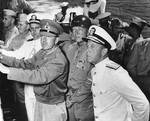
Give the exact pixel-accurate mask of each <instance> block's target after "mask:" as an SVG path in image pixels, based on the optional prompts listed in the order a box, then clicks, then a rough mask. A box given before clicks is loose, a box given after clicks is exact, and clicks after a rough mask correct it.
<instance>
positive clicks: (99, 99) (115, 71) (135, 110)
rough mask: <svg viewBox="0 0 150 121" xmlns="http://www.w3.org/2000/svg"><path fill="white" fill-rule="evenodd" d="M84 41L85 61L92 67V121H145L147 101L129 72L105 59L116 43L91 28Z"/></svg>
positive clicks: (147, 111)
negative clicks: (86, 40) (85, 47)
mask: <svg viewBox="0 0 150 121" xmlns="http://www.w3.org/2000/svg"><path fill="white" fill-rule="evenodd" d="M87 39H88V49H87V59H88V61H89V62H90V63H93V64H94V65H95V66H94V68H93V69H92V70H91V75H92V92H93V100H94V115H95V121H112V120H113V121H148V118H149V102H148V100H147V98H146V97H145V95H144V94H143V92H142V91H141V90H140V89H139V87H138V86H137V85H136V84H135V83H134V82H133V81H132V79H131V77H130V76H129V74H128V72H127V71H126V70H124V69H123V68H122V67H121V66H120V65H118V64H117V63H115V62H113V61H111V60H110V59H109V58H108V55H107V54H108V51H109V50H113V49H115V48H116V43H115V41H114V40H113V39H112V37H111V36H110V35H109V34H108V33H107V32H106V31H105V30H104V29H103V28H101V27H98V26H94V25H93V26H91V27H90V28H89V34H88V37H87Z"/></svg>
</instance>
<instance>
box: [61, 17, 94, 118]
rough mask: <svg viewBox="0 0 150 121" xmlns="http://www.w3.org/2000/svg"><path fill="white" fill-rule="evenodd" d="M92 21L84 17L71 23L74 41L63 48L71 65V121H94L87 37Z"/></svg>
mask: <svg viewBox="0 0 150 121" xmlns="http://www.w3.org/2000/svg"><path fill="white" fill-rule="evenodd" d="M90 25H91V21H90V19H89V18H87V17H86V16H84V15H79V16H76V17H75V18H74V19H73V20H72V22H71V28H72V35H71V37H72V39H71V40H70V41H66V42H65V43H64V46H63V47H62V49H63V51H64V52H65V54H66V56H67V58H68V60H69V63H70V69H69V70H70V72H69V77H68V88H69V90H68V93H67V101H66V102H67V109H68V115H69V121H77V120H80V121H94V111H93V100H92V93H91V90H90V89H91V81H90V75H89V72H90V70H91V68H92V65H91V64H90V63H88V62H87V60H86V50H87V43H86V42H85V41H84V40H85V38H86V36H87V31H88V28H89V27H90Z"/></svg>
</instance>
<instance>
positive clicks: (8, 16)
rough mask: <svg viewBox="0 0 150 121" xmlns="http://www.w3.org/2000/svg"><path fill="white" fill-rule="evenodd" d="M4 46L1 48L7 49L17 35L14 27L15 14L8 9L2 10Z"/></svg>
mask: <svg viewBox="0 0 150 121" xmlns="http://www.w3.org/2000/svg"><path fill="white" fill-rule="evenodd" d="M3 12H4V18H3V23H4V34H5V40H4V46H2V48H7V47H8V46H9V44H10V42H11V41H12V39H13V38H14V37H15V36H16V35H18V34H19V32H18V29H17V27H16V26H15V21H16V12H14V11H13V10H10V9H4V10H3Z"/></svg>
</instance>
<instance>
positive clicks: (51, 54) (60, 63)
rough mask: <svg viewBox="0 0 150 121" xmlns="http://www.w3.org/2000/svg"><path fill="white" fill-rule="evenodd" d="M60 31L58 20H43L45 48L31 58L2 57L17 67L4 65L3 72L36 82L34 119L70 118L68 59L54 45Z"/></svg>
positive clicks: (9, 77)
mask: <svg viewBox="0 0 150 121" xmlns="http://www.w3.org/2000/svg"><path fill="white" fill-rule="evenodd" d="M61 30H62V28H61V26H60V25H59V24H58V23H56V22H54V21H52V20H47V19H45V20H42V21H41V30H40V35H41V45H42V49H41V50H40V51H39V52H37V53H36V54H35V55H34V56H33V57H32V58H31V59H28V60H16V59H14V58H10V57H7V56H4V55H2V56H1V57H2V58H1V62H3V63H5V62H6V63H5V64H7V65H9V66H12V67H17V68H9V69H8V68H5V67H2V65H1V67H2V68H1V69H2V70H1V71H3V73H7V74H8V75H7V78H8V79H10V80H15V81H19V82H22V83H28V84H33V85H34V93H35V96H36V105H35V114H34V121H66V120H67V113H66V105H65V94H66V92H67V77H68V62H67V59H66V58H65V56H64V54H63V53H62V52H61V50H60V49H59V47H57V46H56V45H55V42H56V40H57V39H58V37H59V35H60V33H61V32H62V31H61ZM20 67H22V68H20ZM18 68H20V69H18ZM4 69H5V70H6V71H5V70H4Z"/></svg>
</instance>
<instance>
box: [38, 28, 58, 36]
mask: <svg viewBox="0 0 150 121" xmlns="http://www.w3.org/2000/svg"><path fill="white" fill-rule="evenodd" d="M40 32H48V33H52V34H54V35H56V36H58V34H57V33H55V32H53V31H50V30H45V29H41V30H40Z"/></svg>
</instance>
